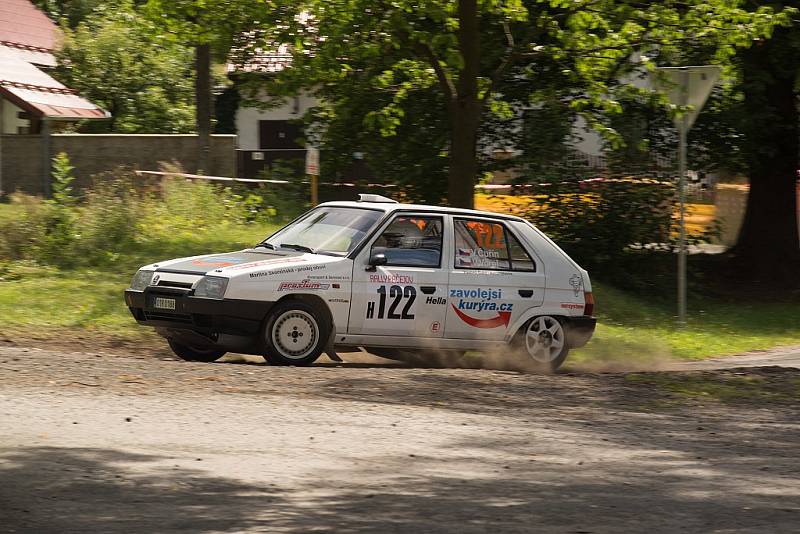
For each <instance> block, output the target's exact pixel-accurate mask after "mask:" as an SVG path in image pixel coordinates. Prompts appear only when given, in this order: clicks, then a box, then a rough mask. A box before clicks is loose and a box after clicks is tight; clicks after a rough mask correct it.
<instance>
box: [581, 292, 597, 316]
mask: <svg viewBox="0 0 800 534" xmlns="http://www.w3.org/2000/svg"><path fill="white" fill-rule="evenodd" d="M583 302H584V303H585V306H584V307H583V314H584V315H592V313H594V297H593V296H592V294H591V293H590V292H589V291H587V292H586V293H584V294H583Z"/></svg>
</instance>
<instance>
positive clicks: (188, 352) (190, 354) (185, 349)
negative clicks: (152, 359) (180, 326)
mask: <svg viewBox="0 0 800 534" xmlns="http://www.w3.org/2000/svg"><path fill="white" fill-rule="evenodd" d="M167 343H169V348H171V349H172V352H174V353H175V356H177V357H178V358H180V359H182V360H186V361H187V362H206V363H210V362H215V361H217V360H219V359H220V358H222V357H223V356H225V351H224V350H219V349H202V348H198V347H192V346H191V345H184V344H183V343H178V342H177V341H174V340H172V339H168V340H167Z"/></svg>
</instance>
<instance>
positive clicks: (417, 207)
mask: <svg viewBox="0 0 800 534" xmlns="http://www.w3.org/2000/svg"><path fill="white" fill-rule="evenodd" d="M322 206H330V207H340V208H361V209H372V210H380V211H383V212H386V213H391V212H395V211H423V212H424V211H427V212H431V213H446V214H449V215H470V216H477V217H493V218H497V219H506V220H513V221H520V222H524V219H521V218H519V217H515V216H514V215H507V214H505V213H493V212H491V211H481V210H469V209H464V208H451V207H449V206H430V205H427V204H401V203H396V202H361V201H334V202H325V203H323V204H320V205H319V206H318V207H322Z"/></svg>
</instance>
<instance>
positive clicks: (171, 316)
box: [144, 310, 192, 324]
mask: <svg viewBox="0 0 800 534" xmlns="http://www.w3.org/2000/svg"><path fill="white" fill-rule="evenodd" d="M144 318H145V319H146V320H148V321H169V322H172V323H181V324H192V316H191V315H189V314H186V313H166V312H157V311H150V310H145V312H144Z"/></svg>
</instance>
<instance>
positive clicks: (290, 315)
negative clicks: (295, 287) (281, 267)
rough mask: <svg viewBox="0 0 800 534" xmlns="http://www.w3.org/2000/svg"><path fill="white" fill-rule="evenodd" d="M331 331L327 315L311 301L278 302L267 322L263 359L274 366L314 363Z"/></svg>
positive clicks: (265, 325)
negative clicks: (308, 302) (312, 304)
mask: <svg viewBox="0 0 800 534" xmlns="http://www.w3.org/2000/svg"><path fill="white" fill-rule="evenodd" d="M330 333H331V325H330V322H329V320H328V318H327V316H326V315H325V314H323V313H320V311H319V310H317V309H316V308H314V307H313V306H311V305H310V304H307V303H305V302H303V301H301V300H285V301H283V302H279V303H278V304H276V305H275V306H273V307H272V310H271V311H270V314H269V316H268V317H267V320H266V322H265V323H264V329H263V331H262V337H263V340H264V358H265V359H266V360H267V362H269V363H270V364H272V365H294V366H298V367H303V366H306V365H311V364H312V363H314V362H315V361H316V360H317V358H319V356H320V354H322V352H323V351H324V350H325V345H326V343H327V342H328V338H329V337H330Z"/></svg>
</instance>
